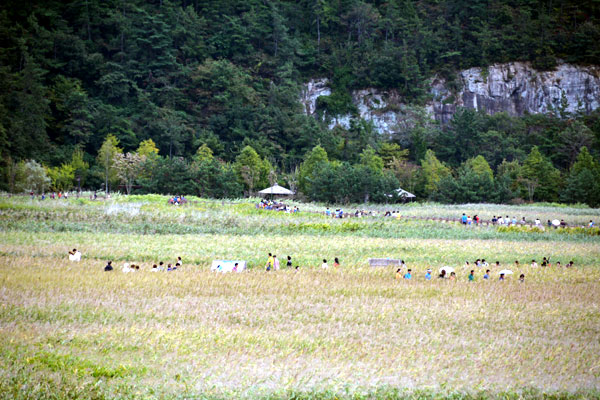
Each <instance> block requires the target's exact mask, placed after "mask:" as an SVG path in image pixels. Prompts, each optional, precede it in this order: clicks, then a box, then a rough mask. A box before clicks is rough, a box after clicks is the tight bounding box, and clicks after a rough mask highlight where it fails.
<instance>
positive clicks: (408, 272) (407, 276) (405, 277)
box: [404, 268, 412, 279]
mask: <svg viewBox="0 0 600 400" xmlns="http://www.w3.org/2000/svg"><path fill="white" fill-rule="evenodd" d="M411 271H412V270H411V269H410V268H409V269H408V271H406V274H404V279H410V278H412V275H411V274H410V273H411Z"/></svg>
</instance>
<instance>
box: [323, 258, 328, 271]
mask: <svg viewBox="0 0 600 400" xmlns="http://www.w3.org/2000/svg"><path fill="white" fill-rule="evenodd" d="M321 268H322V269H328V268H329V265H327V260H325V259H323V264H321Z"/></svg>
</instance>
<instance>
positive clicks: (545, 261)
mask: <svg viewBox="0 0 600 400" xmlns="http://www.w3.org/2000/svg"><path fill="white" fill-rule="evenodd" d="M68 257H69V261H80V260H81V252H80V251H78V250H77V249H73V250H72V251H69V252H68ZM182 265H183V261H182V259H181V256H179V257H177V259H176V260H175V262H173V263H168V264H166V265H165V263H164V262H163V261H160V262H159V263H158V264H153V265H152V268H150V271H152V272H159V271H166V272H169V271H177V270H178V269H179V268H181V267H182ZM237 265H238V264H237V263H236V268H234V270H233V271H234V272H241V271H237ZM552 265H553V262H551V261H550V258H549V257H543V258H542V260H541V263H540V264H538V263H537V261H536V260H535V259H532V260H531V263H530V264H529V266H530V267H531V268H538V267H539V268H551V267H552ZM574 265H575V264H574V262H573V261H572V260H571V261H569V262H567V263H565V264H561V262H560V261H556V262H554V266H555V267H556V268H561V267H563V266H564V267H565V268H572V267H574ZM513 266H514V268H515V269H519V268H521V267H522V266H523V264H521V263H520V262H519V260H515V262H514V263H513ZM340 267H341V263H340V260H339V258H338V257H335V258H334V262H333V268H334V269H338V268H340ZM493 267H494V268H495V270H496V273H497V274H498V280H499V281H504V280H505V279H506V277H507V276H508V275H512V274H513V271H512V270H510V269H502V266H501V265H500V261H496V262H495V263H494V264H493ZM285 268H286V269H288V270H291V269H295V270H296V271H298V270H299V269H300V266H299V265H296V266H293V262H292V256H289V255H288V256H287V259H286V261H285ZM329 268H330V267H329V264H328V263H327V259H323V261H322V263H321V269H322V270H328V269H329ZM471 268H476V269H471ZM491 268H492V267H490V264H489V263H488V262H487V261H486V260H485V258H478V259H476V260H475V261H473V262H472V263H471V262H469V261H465V264H464V269H465V270H469V271H470V272H469V275H467V280H468V281H469V282H473V281H475V280H476V278H475V271H476V270H480V271H484V270H485V273H484V274H483V276H482V278H483V280H490V279H492V272H491ZM280 269H282V266H281V262H280V261H279V258H277V255H276V254H272V253H268V257H267V262H266V264H265V270H266V271H267V272H268V271H279V270H280ZM113 270H115V267H113V265H112V261H108V262H107V264H106V266H105V267H104V271H113ZM139 270H140V265H139V264H133V263H132V264H130V263H128V262H126V263H124V264H123V266H122V268H121V271H122V272H124V273H130V272H135V271H139ZM432 272H433V271H432V269H431V268H427V269H426V271H425V274H424V279H425V280H427V281H429V280H431V279H432V277H433V275H432ZM395 277H396V280H411V279H413V270H412V268H408V266H407V265H406V263H405V262H404V260H400V262H399V264H398V268H397V269H396V275H395ZM437 277H438V279H449V280H451V281H453V280H457V276H456V272H455V271H454V268H452V267H449V266H444V267H442V268H440V269H439V275H438V276H437ZM524 280H525V275H524V274H521V275H520V276H519V281H521V282H523V281H524Z"/></svg>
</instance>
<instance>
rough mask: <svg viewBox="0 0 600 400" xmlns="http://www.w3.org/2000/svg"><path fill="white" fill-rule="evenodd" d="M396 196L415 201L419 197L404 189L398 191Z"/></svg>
mask: <svg viewBox="0 0 600 400" xmlns="http://www.w3.org/2000/svg"><path fill="white" fill-rule="evenodd" d="M396 195H398V197H402V198H404V199H414V198H415V197H417V196H415V195H414V194H412V193H410V192H407V191H406V190H404V189H402V188H398V189H396Z"/></svg>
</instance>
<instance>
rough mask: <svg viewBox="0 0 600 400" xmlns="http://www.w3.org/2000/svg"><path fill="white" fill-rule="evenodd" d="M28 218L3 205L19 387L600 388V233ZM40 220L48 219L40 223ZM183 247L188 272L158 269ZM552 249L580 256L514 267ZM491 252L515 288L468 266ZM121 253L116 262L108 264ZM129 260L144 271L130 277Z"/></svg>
mask: <svg viewBox="0 0 600 400" xmlns="http://www.w3.org/2000/svg"><path fill="white" fill-rule="evenodd" d="M86 207H87V206H82V209H81V210H79V212H80V213H85V212H86V211H87V210H86ZM37 212H42V213H43V208H41V209H40V210H38V211H37ZM90 212H91V211H90ZM157 212H158V211H157ZM231 212H232V213H235V211H231ZM244 213H246V211H244ZM14 215H15V213H13V211H12V210H11V208H10V207H6V206H5V207H4V208H3V210H2V214H0V217H1V219H0V222H2V225H1V226H4V229H1V230H0V331H1V332H0V352H1V357H0V367H1V368H0V393H2V394H1V395H0V396H1V397H3V398H18V397H21V398H85V397H88V398H124V397H125V398H157V399H158V398H189V397H192V398H200V397H216V398H221V397H226V398H238V397H243V398H262V397H266V398H288V397H291V398H338V397H349V398H443V397H446V396H454V398H487V397H499V398H544V397H547V396H554V397H555V398H562V397H565V398H568V397H577V398H592V397H597V396H598V395H599V393H600V392H598V390H599V389H600V266H599V265H598V260H599V255H600V240H597V239H595V237H592V238H587V237H579V236H577V235H574V236H572V237H571V236H569V237H566V236H564V237H563V236H558V235H557V236H556V237H554V236H551V237H544V239H543V240H540V239H535V238H532V240H530V241H528V240H524V239H521V238H520V236H519V237H518V238H515V237H514V236H511V234H507V235H506V236H501V235H500V236H498V238H496V239H488V240H484V239H475V238H466V239H460V235H461V233H460V232H458V231H457V232H455V233H453V234H452V237H454V238H451V239H436V238H423V237H421V236H430V235H420V234H419V231H418V230H419V229H420V228H419V227H418V226H417V227H412V228H411V229H413V231H411V232H413V233H411V234H410V235H408V236H412V237H409V238H402V239H397V238H393V237H387V238H384V237H371V236H369V235H368V232H366V233H365V232H363V233H361V234H344V235H336V234H325V235H319V234H311V233H303V234H295V233H294V232H286V233H285V234H284V233H281V234H266V235H261V234H248V235H244V234H228V233H222V234H219V233H214V234H140V233H135V232H132V233H112V232H110V231H109V230H108V229H105V230H102V229H99V231H98V232H73V231H64V232H57V231H52V230H49V229H48V230H45V231H44V230H41V231H31V230H30V229H28V228H27V229H26V228H23V229H16V228H14V227H11V228H10V229H9V228H7V226H8V225H9V224H10V223H11V221H12V220H15V218H16V217H15V216H14ZM260 218H267V219H268V218H270V215H268V214H267V215H264V214H261V215H260ZM277 218H279V217H277ZM38 220H41V218H39V215H37V214H36V217H35V218H34V221H32V222H33V223H35V222H36V221H38ZM173 223H175V222H173ZM365 223H366V222H365ZM17 225H18V224H17ZM359 232H360V231H359ZM494 235H496V233H494ZM532 235H533V234H532ZM73 247H76V248H78V249H80V250H81V251H82V252H83V259H82V261H81V262H79V263H75V262H69V261H68V259H67V257H66V252H67V251H68V250H69V249H71V248H73ZM267 252H274V253H276V254H277V255H278V256H279V257H280V258H281V259H282V265H284V264H285V262H284V259H285V256H287V255H288V254H289V255H291V256H292V257H293V259H294V265H300V269H299V271H295V270H286V269H284V270H281V271H278V272H265V271H264V268H263V266H264V263H265V262H266V253H267ZM177 256H182V257H183V261H184V265H183V267H182V268H181V269H180V270H178V271H175V272H151V271H149V269H150V267H151V265H152V264H153V263H154V262H157V261H160V260H163V261H165V262H174V260H175V258H176V257H177ZM543 256H546V257H550V258H551V260H554V261H556V260H560V261H561V262H562V263H563V264H564V263H565V262H567V261H569V260H574V262H575V267H574V268H570V269H567V268H560V269H559V268H556V267H555V266H554V265H553V266H552V267H550V268H544V269H543V268H541V267H538V268H532V267H530V266H529V265H524V266H523V267H521V268H519V269H515V268H512V265H511V264H512V263H513V262H514V260H515V259H518V260H519V261H520V262H521V263H522V264H525V263H527V262H529V261H530V260H531V259H532V258H536V259H537V260H538V262H539V260H540V259H541V258H542V257H543ZM334 257H339V258H340V261H341V264H342V266H341V267H340V268H339V269H334V268H332V267H330V269H329V270H321V269H320V260H321V259H322V258H327V259H328V261H329V264H330V266H332V265H333V262H332V261H333V258H334ZM369 257H398V258H403V259H405V260H406V262H407V264H408V267H410V268H411V269H412V270H413V279H412V280H410V281H405V280H396V279H395V277H394V275H395V270H394V269H393V268H378V269H374V268H370V267H368V264H367V259H368V258H369ZM481 257H483V258H486V259H487V260H488V261H489V262H490V263H493V262H495V261H496V260H498V261H500V262H501V266H502V268H504V267H508V268H511V269H513V270H514V271H515V275H513V276H512V277H509V279H508V280H507V281H505V282H499V281H498V280H497V279H498V275H497V272H498V271H497V268H495V267H494V268H491V269H492V279H491V280H489V281H484V280H483V279H482V275H483V271H482V270H481V269H476V281H475V282H468V281H467V274H468V269H466V268H465V267H464V266H463V263H464V260H470V261H473V260H474V259H476V258H481ZM215 258H225V259H234V258H235V259H245V260H248V261H249V264H250V266H251V269H250V270H249V271H247V272H244V273H240V274H217V273H211V272H210V271H209V265H210V261H211V260H212V259H215ZM108 259H112V260H114V261H113V264H114V265H115V267H116V270H115V271H112V272H104V271H103V267H104V265H105V264H106V261H107V260H108ZM125 262H129V263H136V264H140V265H141V269H140V270H139V271H136V272H134V273H127V274H125V273H123V272H121V271H120V267H121V266H122V265H123V263H125ZM443 265H450V266H453V267H455V268H456V271H457V280H456V281H449V280H443V281H442V280H440V279H436V278H435V277H434V278H433V279H432V280H431V281H426V280H425V279H424V273H425V270H426V269H427V268H428V267H431V268H433V269H434V273H435V272H436V271H437V269H438V268H440V267H441V266H443ZM520 273H524V274H525V276H526V279H525V282H524V283H521V282H518V279H517V276H518V274H520Z"/></svg>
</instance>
